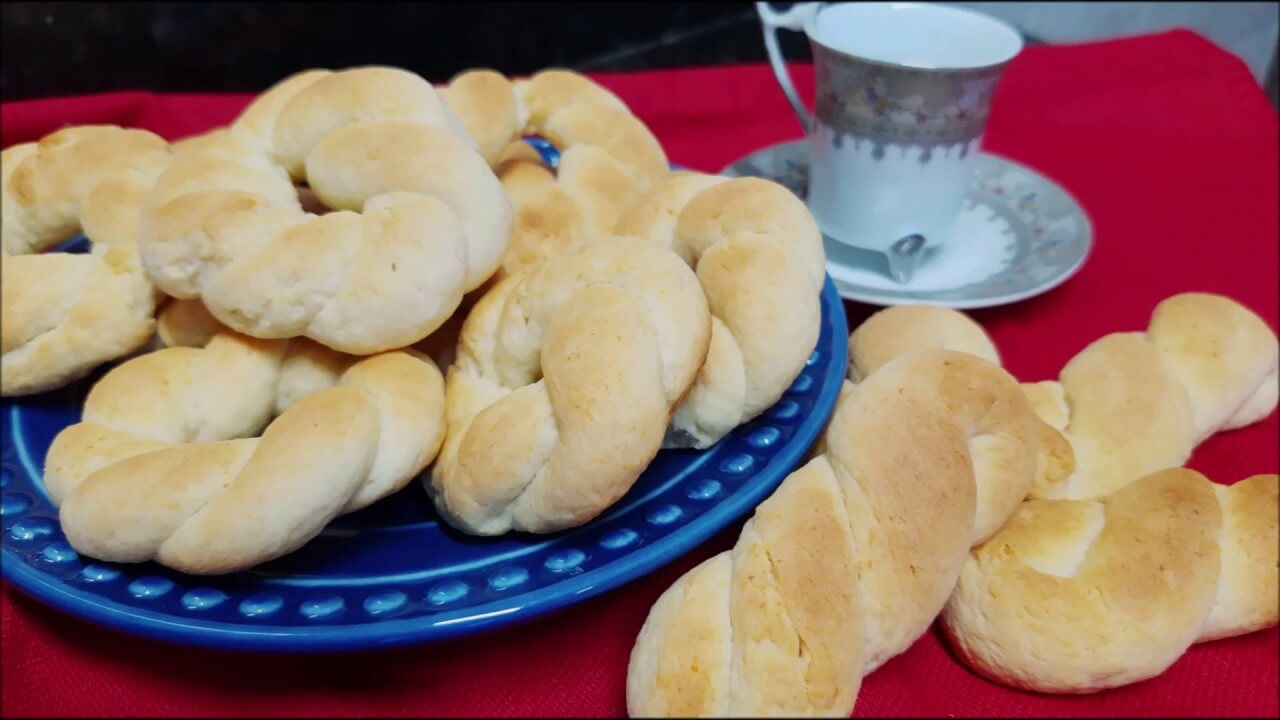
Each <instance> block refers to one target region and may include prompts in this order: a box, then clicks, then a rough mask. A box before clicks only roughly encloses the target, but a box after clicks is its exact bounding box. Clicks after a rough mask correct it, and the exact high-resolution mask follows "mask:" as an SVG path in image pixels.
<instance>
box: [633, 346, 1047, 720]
mask: <svg viewBox="0 0 1280 720" xmlns="http://www.w3.org/2000/svg"><path fill="white" fill-rule="evenodd" d="M1040 424H1041V423H1040V421H1039V419H1038V418H1037V417H1036V415H1035V413H1034V412H1033V411H1032V409H1031V406H1030V404H1029V403H1028V401H1027V399H1026V396H1025V395H1024V394H1023V393H1022V392H1021V390H1020V389H1019V387H1018V384H1017V382H1016V381H1015V380H1014V379H1013V378H1012V377H1010V376H1009V375H1008V373H1006V372H1005V371H1004V370H1002V369H1000V368H999V367H998V366H996V365H993V364H991V363H989V362H987V361H985V360H982V359H980V358H978V357H976V356H973V355H970V354H967V353H962V352H955V351H949V350H926V351H922V352H912V353H908V354H906V355H903V356H900V357H897V358H895V359H893V360H890V361H887V362H885V363H884V364H882V365H880V366H879V367H878V368H877V369H876V370H874V372H871V373H870V374H869V375H868V376H867V377H865V378H864V379H863V380H862V381H861V382H860V383H858V384H857V385H854V384H852V383H847V384H846V386H845V389H844V392H843V393H842V395H841V398H840V400H839V402H838V404H837V405H836V410H835V414H834V415H833V416H832V419H831V421H830V423H829V425H828V427H827V430H826V432H825V434H824V435H823V438H822V440H821V442H820V445H819V451H820V452H819V454H818V455H817V456H816V457H815V458H814V459H813V460H811V461H810V462H809V463H807V464H806V465H804V466H803V467H801V468H800V469H798V470H796V471H795V472H793V473H792V474H791V475H790V476H788V477H787V479H786V480H784V481H783V483H782V485H781V486H780V487H779V488H778V489H777V491H775V492H774V494H773V495H772V496H771V497H770V498H769V499H768V500H766V501H765V502H764V503H762V504H761V505H760V506H759V507H758V508H757V509H756V513H755V515H754V516H753V517H752V518H751V519H750V520H749V521H748V522H747V523H746V525H745V526H744V527H743V529H742V533H741V535H740V536H739V538H738V542H737V543H736V544H735V545H734V547H733V549H732V550H730V551H729V552H726V553H722V554H720V555H717V556H716V557H713V558H711V559H709V560H707V561H706V562H704V563H702V564H701V565H699V566H698V567H696V568H694V569H693V570H692V571H690V572H689V573H687V574H686V575H685V576H684V577H682V578H681V579H680V580H678V581H677V582H676V583H675V584H674V585H673V586H672V587H671V588H670V589H668V590H667V591H666V592H665V593H663V595H662V597H661V598H659V600H658V602H657V603H656V604H655V605H654V606H653V609H652V610H651V611H650V613H649V617H648V618H647V619H646V621H645V623H644V627H643V628H642V629H641V631H640V635H639V637H638V638H637V639H636V645H635V647H634V649H633V650H632V654H631V662H630V666H629V668H628V675H627V708H628V711H629V712H630V714H631V715H635V716H652V715H659V716H694V715H696V716H735V715H830V716H848V714H849V713H850V712H851V711H852V709H853V705H854V700H855V698H856V696H857V692H858V688H859V686H860V683H861V677H862V675H863V674H864V673H867V672H870V671H872V670H874V669H875V668H877V667H879V666H880V665H881V664H882V663H884V662H885V661H886V660H888V659H889V658H891V657H893V656H894V655H896V654H898V653H899V652H901V651H902V650H904V649H906V648H907V647H908V646H909V645H910V644H911V643H912V642H913V641H914V640H915V639H916V638H918V637H919V636H920V635H921V634H922V633H923V632H924V631H925V630H926V629H927V628H928V626H929V624H930V623H931V622H932V621H933V618H934V616H935V615H936V614H937V613H938V611H939V610H941V608H942V606H943V604H944V603H945V602H946V598H947V596H948V595H949V594H950V592H951V589H952V587H953V586H954V583H955V581H956V578H957V577H958V576H959V574H960V570H961V567H962V566H963V565H964V562H965V558H966V556H967V554H968V548H969V547H970V545H972V544H974V543H977V542H981V541H982V540H984V539H985V538H986V537H987V535H989V534H990V533H991V532H992V531H993V530H995V528H996V527H998V526H999V524H1000V522H1002V521H1003V520H1004V516H1005V515H1007V511H1008V510H1009V509H1012V508H1013V507H1014V506H1015V505H1016V504H1017V503H1018V501H1019V500H1021V499H1022V498H1023V497H1024V496H1025V495H1026V493H1027V490H1028V488H1029V487H1030V486H1031V483H1032V480H1033V477H1034V474H1035V472H1036V467H1037V466H1036V462H1035V458H1036V455H1037V453H1038V450H1039V431H1038V426H1039V425H1040ZM922 528H928V531H927V532H922V530H921V529H922Z"/></svg>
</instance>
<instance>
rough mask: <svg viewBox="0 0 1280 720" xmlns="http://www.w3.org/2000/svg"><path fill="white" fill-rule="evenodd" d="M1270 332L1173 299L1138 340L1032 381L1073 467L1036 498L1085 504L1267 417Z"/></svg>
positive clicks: (1207, 304)
mask: <svg viewBox="0 0 1280 720" xmlns="http://www.w3.org/2000/svg"><path fill="white" fill-rule="evenodd" d="M1278 352H1280V351H1278V349H1277V343H1276V336H1275V333H1273V332H1272V331H1271V329H1270V328H1268V327H1267V325H1266V323H1265V322H1263V321H1262V319H1261V318H1259V317H1258V316H1257V315H1254V314H1253V313H1252V312H1250V311H1249V310H1248V309H1247V308H1245V307H1244V306H1242V305H1240V304H1239V303H1236V302H1235V301H1233V300H1230V299H1228V298H1225V297H1221V296H1218V295H1210V294H1206V293H1183V294H1180V295H1174V296H1173V297H1170V298H1168V299H1166V300H1164V301H1163V302H1161V303H1160V304H1159V305H1157V306H1156V309H1155V311H1154V312H1153V313H1152V316H1151V323H1150V326H1149V327H1148V328H1147V331H1146V332H1145V333H1141V332H1125V333H1112V334H1110V335H1107V336H1105V337H1102V338H1100V339H1098V340H1096V341H1095V342H1093V343H1092V344H1090V345H1089V346H1088V347H1086V348H1085V349H1084V350H1082V351H1081V352H1080V353H1079V354H1078V355H1076V356H1075V357H1074V358H1072V359H1071V361H1070V362H1068V363H1067V364H1066V366H1065V367H1063V369H1062V373H1061V375H1060V376H1059V379H1058V381H1057V382H1056V383H1054V382H1046V383H1042V384H1041V390H1040V393H1041V394H1040V396H1039V399H1038V405H1039V406H1041V408H1042V409H1043V412H1042V414H1055V415H1056V416H1057V417H1058V418H1059V419H1060V420H1063V419H1065V424H1063V426H1062V429H1063V434H1064V435H1065V436H1066V437H1067V439H1068V440H1069V441H1070V442H1071V445H1072V447H1073V448H1074V449H1075V454H1076V461H1077V467H1076V471H1075V473H1074V474H1072V475H1071V476H1070V477H1068V478H1066V479H1064V482H1062V483H1060V484H1059V485H1056V486H1054V487H1053V488H1050V489H1048V490H1047V491H1046V492H1045V493H1044V494H1043V495H1042V496H1043V497H1070V498H1074V499H1082V500H1083V499H1092V498H1098V497H1102V496H1105V495H1108V494H1110V493H1111V492H1113V491H1115V490H1117V489H1119V488H1120V487H1123V486H1124V485H1126V484H1128V483H1130V482H1132V481H1133V480H1134V479H1136V478H1138V477H1141V476H1143V475H1146V474H1148V473H1151V472H1154V471H1155V470H1160V469H1163V468H1167V467H1176V466H1179V465H1182V464H1183V463H1184V462H1186V461H1187V458H1189V457H1190V456H1191V451H1192V450H1193V449H1194V448H1195V446H1196V445H1197V444H1199V443H1200V442H1201V441H1203V440H1204V439H1205V438H1207V437H1209V436H1210V435H1212V434H1213V433H1215V432H1218V431H1219V430H1229V429H1232V428H1237V427H1241V426H1243V425H1248V424H1250V423H1253V422H1256V421H1257V420H1260V419H1261V418H1263V417H1266V416H1267V415H1268V414H1270V412H1271V411H1272V410H1273V409H1274V408H1275V406H1276V397H1277V374H1276V373H1277V358H1278Z"/></svg>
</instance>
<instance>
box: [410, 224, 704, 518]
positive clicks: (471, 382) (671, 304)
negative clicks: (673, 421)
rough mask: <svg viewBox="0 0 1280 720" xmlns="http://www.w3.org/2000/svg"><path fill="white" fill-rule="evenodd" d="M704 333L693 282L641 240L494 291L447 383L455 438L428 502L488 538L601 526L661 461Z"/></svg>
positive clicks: (554, 263)
mask: <svg viewBox="0 0 1280 720" xmlns="http://www.w3.org/2000/svg"><path fill="white" fill-rule="evenodd" d="M709 326H710V317H709V314H708V312H707V310H706V300H705V298H704V297H703V295H702V292H701V290H700V289H699V287H698V284H697V280H696V278H695V277H694V275H693V272H692V271H691V270H690V269H689V268H688V267H687V266H686V265H684V264H683V263H682V262H681V261H680V259H679V258H677V257H675V256H674V255H672V254H671V253H669V252H667V251H666V250H663V249H661V248H658V247H654V246H653V245H651V244H649V243H646V242H644V241H643V240H639V239H637V238H625V237H616V238H608V239H602V240H600V241H598V242H596V243H591V244H588V245H582V246H579V247H576V248H572V249H570V250H566V251H564V252H562V253H559V254H557V255H555V256H553V257H551V258H549V259H547V260H546V261H545V262H543V263H541V264H539V265H536V266H534V267H532V268H528V269H526V270H524V271H521V272H520V273H517V274H515V275H510V276H508V277H506V278H505V279H503V280H502V281H500V282H498V283H497V284H495V285H494V286H493V287H492V288H491V289H490V290H489V292H488V293H487V294H486V295H485V296H484V297H482V298H481V299H480V300H479V301H478V302H477V303H476V305H475V306H474V307H473V308H472V309H471V312H470V313H469V315H468V316H467V319H466V322H465V323H464V325H463V327H462V331H461V335H460V338H459V342H458V347H457V357H456V360H455V362H454V364H453V365H452V366H451V367H450V369H449V372H448V379H447V387H446V397H447V415H448V423H449V433H448V437H447V439H446V443H445V446H444V449H443V450H442V451H441V454H440V461H439V462H437V463H436V464H435V466H434V468H433V470H432V474H431V481H430V485H429V488H428V489H429V491H430V492H431V493H432V495H433V496H434V498H435V502H436V506H437V507H438V508H439V509H440V511H441V513H442V515H443V516H444V517H445V518H446V519H448V520H449V521H450V522H451V523H453V524H454V525H456V526H458V527H460V528H462V529H464V530H466V531H468V532H472V533H477V534H485V535H489V534H499V533H504V532H507V531H509V530H513V529H514V530H527V531H531V532H550V531H554V530H559V529H563V528H567V527H573V526H576V525H580V524H582V523H584V522H586V521H588V520H590V519H591V518H593V517H595V516H596V515H598V514H599V513H600V512H602V511H603V510H604V509H605V508H607V507H608V506H609V505H611V504H612V503H613V502H614V501H615V500H617V499H618V498H619V497H621V495H622V494H623V493H624V492H626V490H627V489H629V488H630V487H631V484H632V483H634V482H635V480H636V478H637V477H638V476H639V475H640V473H641V471H643V469H644V468H645V467H646V466H647V465H648V464H649V462H650V461H651V460H652V459H653V457H654V455H656V454H657V452H658V449H659V445H660V444H661V441H662V435H663V431H664V429H665V428H666V426H667V423H668V421H669V420H670V415H671V411H672V408H673V407H674V406H675V405H676V404H677V403H678V402H679V400H680V399H681V398H682V397H683V395H684V393H685V392H686V390H687V388H688V387H689V385H690V384H691V383H692V382H693V378H694V375H695V374H696V372H697V370H698V367H699V365H700V364H701V362H702V359H703V356H704V354H705V352H706V347H707V343H708V336H709V334H710V327H709Z"/></svg>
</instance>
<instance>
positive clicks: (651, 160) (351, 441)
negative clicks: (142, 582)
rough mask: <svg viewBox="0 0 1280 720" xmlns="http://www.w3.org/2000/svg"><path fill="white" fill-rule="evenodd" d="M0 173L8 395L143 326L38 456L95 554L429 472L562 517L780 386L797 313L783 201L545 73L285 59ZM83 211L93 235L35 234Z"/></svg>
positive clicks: (808, 298) (278, 518)
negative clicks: (170, 122) (297, 65)
mask: <svg viewBox="0 0 1280 720" xmlns="http://www.w3.org/2000/svg"><path fill="white" fill-rule="evenodd" d="M528 135H538V136H541V137H542V138H544V139H545V140H547V141H549V142H551V143H552V144H554V145H555V146H556V147H557V148H558V149H559V151H560V159H559V162H558V163H556V164H555V167H552V166H551V165H548V164H547V163H545V162H544V161H543V160H542V157H541V155H539V154H538V152H536V151H535V150H534V149H533V147H532V146H531V145H529V144H528V143H526V142H524V140H523V139H522V138H524V137H525V136H528ZM0 189H2V190H3V201H4V234H3V245H2V247H3V249H4V254H5V261H4V264H3V269H4V283H3V285H4V293H5V296H4V321H5V322H4V328H5V331H4V347H3V355H2V360H0V361H2V362H3V373H0V377H3V388H2V389H3V393H4V395H6V396H10V395H24V394H30V393H36V392H43V391H47V390H52V389H56V388H58V387H61V386H63V385H66V384H67V383H69V382H71V381H74V380H76V379H78V378H81V377H83V376H85V375H87V374H88V373H90V372H91V371H93V370H94V369H95V368H96V367H98V366H100V365H102V364H103V363H104V362H107V361H112V360H119V359H122V358H124V357H126V356H128V355H131V354H135V353H137V352H138V351H139V350H145V349H149V348H147V347H145V346H146V345H147V343H148V340H149V339H151V338H152V337H153V336H154V337H155V338H156V342H155V343H154V345H158V346H160V349H158V350H155V351H154V352H145V353H144V354H141V355H137V356H136V357H133V358H132V359H128V360H125V361H124V362H122V363H121V364H119V365H117V366H115V367H114V368H112V369H111V370H110V371H109V372H107V373H106V374H105V375H104V376H103V377H102V378H101V379H100V380H99V381H98V382H97V383H96V384H95V385H94V386H93V387H92V389H91V390H90V392H89V394H88V397H87V399H86V401H85V406H84V413H83V418H82V421H81V422H79V423H76V424H75V425H72V426H70V427H68V428H66V429H64V430H63V431H62V432H61V433H60V434H59V435H58V436H57V438H56V439H55V440H54V442H53V444H52V446H51V448H50V450H49V453H48V456H47V458H46V477H45V480H46V486H47V488H48V490H49V493H50V495H51V497H52V498H53V499H54V500H55V501H56V502H57V503H58V504H59V506H60V519H61V522H62V524H63V528H64V531H65V532H66V535H67V537H68V540H69V541H70V543H71V544H72V546H73V547H75V548H76V549H77V550H78V551H80V552H82V553H84V554H86V555H89V556H92V557H96V558H100V559H105V560H112V561H123V562H136V561H145V560H155V561H158V562H160V563H162V564H164V565H167V566H170V567H173V568H176V569H179V570H182V571H185V572H189V573H200V574H209V573H227V572H234V571H237V570H242V569H245V568H248V567H251V566H254V565H256V564H259V563H262V562H265V561H267V560H270V559H273V558H276V557H279V556H281V555H283V554H286V553H288V552H291V551H293V550H295V549H296V548H298V547H300V546H301V545H302V544H304V543H306V542H307V541H308V540H310V539H311V538H312V537H314V536H315V535H316V534H317V533H318V532H319V531H320V530H321V529H322V528H323V527H324V526H325V525H326V524H327V523H328V522H329V521H330V520H331V519H333V518H334V517H335V516H337V515H339V514H342V513H346V512H350V511H352V510H355V509H358V508H361V507H364V506H366V505H368V504H370V503H372V502H374V501H376V500H378V499H380V498H382V497H385V496H387V495H389V494H391V493H393V492H396V491H398V490H400V489H401V488H403V487H404V486H405V485H406V484H407V483H408V482H409V481H410V480H411V479H413V478H414V477H417V476H419V475H421V474H423V471H424V469H426V468H427V467H428V466H430V467H431V470H430V472H429V473H427V474H426V475H425V476H424V485H425V489H426V491H427V492H428V493H429V494H430V496H431V497H432V498H433V499H434V501H435V504H436V505H437V507H438V508H439V510H440V512H441V514H442V516H443V517H444V518H445V519H446V520H447V521H448V522H450V523H451V524H453V525H455V526H457V527H458V528H460V529H462V530H464V531H467V532H471V533H475V534H483V535H491V534H499V533H505V532H508V531H512V530H524V531H532V532H550V531H555V530H560V529H563V528H569V527H573V526H576V525H580V524H582V523H584V522H587V521H589V520H590V519H592V518H594V517H596V516H597V515H599V514H600V513H601V512H602V511H604V510H605V509H606V508H607V507H609V506H610V505H611V504H612V503H613V502H615V501H616V500H617V499H618V498H620V497H621V496H622V495H623V494H624V493H625V492H626V491H627V490H628V489H629V488H630V487H631V485H632V484H633V483H634V482H635V480H636V479H637V478H638V477H639V475H640V474H641V472H642V471H643V470H644V469H645V468H646V467H647V466H648V465H649V463H650V462H651V461H652V460H653V458H654V457H655V456H656V454H657V453H658V452H659V450H660V449H661V448H662V447H664V446H666V447H697V448H702V447H707V446H709V445H711V444H713V443H715V442H716V441H717V440H719V439H720V438H721V437H723V436H724V435H725V434H726V433H728V432H729V431H730V430H732V429H733V428H734V427H736V426H738V425H739V424H741V423H743V422H746V421H748V420H750V419H752V418H753V417H755V416H756V415H758V414H759V413H760V412H762V411H763V410H764V409H766V408H767V407H769V406H770V405H772V404H773V403H774V402H776V401H777V400H778V399H779V397H780V396H781V394H782V392H783V391H784V390H785V389H786V387H787V386H789V385H790V383H791V382H792V380H794V379H795V377H796V376H797V375H798V374H799V372H800V370H801V369H802V367H803V365H804V362H805V360H806V358H807V357H808V355H809V354H810V352H811V351H812V350H813V347H814V345H815V343H816V341H817V337H818V325H819V309H818V308H819V304H818V296H819V291H820V288H821V285H822V281H823V277H824V271H823V265H824V259H823V252H822V245H821V237H820V235H819V233H818V229H817V227H816V225H815V224H814V221H813V219H812V217H811V216H810V215H809V213H808V211H807V210H806V209H805V206H804V204H803V203H802V202H801V201H800V200H799V199H798V198H796V197H795V196H794V195H792V194H791V193H790V192H789V191H787V190H785V189H784V188H783V187H781V186H779V185H776V184H773V183H769V182H765V181H761V180H728V179H725V178H720V177H713V176H706V175H700V174H696V173H684V172H682V173H673V172H671V171H670V170H669V167H668V163H667V158H666V156H665V154H664V153H663V151H662V148H661V146H660V145H659V144H658V142H657V140H656V139H655V138H654V136H653V134H652V133H651V132H650V131H649V129H648V128H647V127H645V125H644V124H643V123H642V122H641V121H640V120H639V119H637V118H636V117H635V116H634V115H633V114H632V113H631V112H630V110H629V109H628V108H627V106H626V105H625V103H623V102H622V101H621V100H620V99H618V98H617V97H616V96H615V95H613V94H612V93H610V92H609V91H608V90H606V89H604V88H603V87H601V86H599V85H597V84H595V83H594V82H592V81H590V80H588V79H587V78H585V77H583V76H581V75H578V74H576V73H572V72H569V71H563V70H548V71H544V72H541V73H538V74H536V75H534V76H533V77H531V78H527V79H520V80H512V79H508V78H506V77H505V76H503V75H501V74H499V73H496V72H493V71H488V70H472V71H468V72H464V73H462V74H460V75H458V76H457V77H455V78H453V79H452V80H451V81H450V82H449V83H448V85H447V86H446V87H444V88H443V89H440V90H437V89H436V88H434V87H432V86H431V85H430V84H429V83H428V82H427V81H425V80H424V79H422V78H421V77H418V76H417V75H415V74H413V73H410V72H407V71H404V70H400V69H395V68H388V67H363V68H354V69H349V70H343V71H338V72H330V71H325V70H314V71H307V72H302V73H299V74H296V75H293V76H291V77H289V78H286V79H285V80H283V81H281V82H280V83H278V84H276V85H275V86H274V87H272V88H270V89H269V90H268V91H267V92H265V93H263V94H262V95H261V96H259V97H258V98H256V99H255V100H254V101H253V102H252V103H251V104H250V105H249V106H248V107H247V108H246V109H245V110H244V112H243V113H241V115H240V116H239V117H237V118H236V119H235V120H234V121H233V122H232V123H231V124H230V125H228V126H227V127H223V128H218V129H215V130H213V131H211V132H208V133H206V134H204V135H200V136H196V137H192V138H187V139H184V140H182V141H179V142H175V143H172V144H170V143H168V142H166V141H164V140H162V139H160V138H159V137H156V136H155V135H152V134H151V133H148V132H145V131H141V130H131V129H122V128H117V127H79V128H68V129H65V130H62V131H59V132H57V133H54V134H52V135H50V136H48V137H46V138H44V139H43V140H41V141H40V142H38V143H29V144H25V145H19V146H15V147H13V148H10V149H8V150H6V151H5V152H4V156H3V183H2V185H0ZM81 232H83V233H84V234H86V235H87V236H88V237H89V238H90V240H91V241H92V243H93V246H92V251H91V252H90V253H89V254H68V253H42V252H41V251H43V250H47V249H49V248H51V247H53V246H56V245H59V244H61V243H63V242H65V241H67V240H68V239H70V238H72V237H74V236H76V235H78V234H79V233H81ZM158 308H159V314H158V316H157V309H158ZM438 363H439V364H438ZM443 366H447V371H446V372H445V373H441V371H440V370H439V368H440V367H443Z"/></svg>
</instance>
